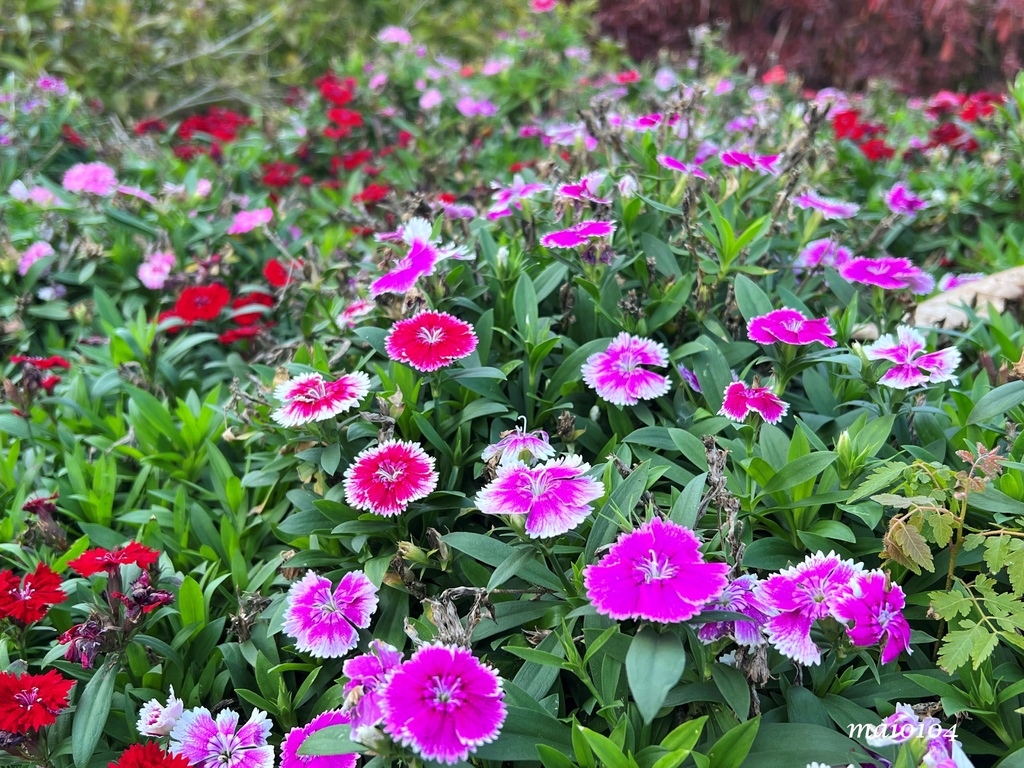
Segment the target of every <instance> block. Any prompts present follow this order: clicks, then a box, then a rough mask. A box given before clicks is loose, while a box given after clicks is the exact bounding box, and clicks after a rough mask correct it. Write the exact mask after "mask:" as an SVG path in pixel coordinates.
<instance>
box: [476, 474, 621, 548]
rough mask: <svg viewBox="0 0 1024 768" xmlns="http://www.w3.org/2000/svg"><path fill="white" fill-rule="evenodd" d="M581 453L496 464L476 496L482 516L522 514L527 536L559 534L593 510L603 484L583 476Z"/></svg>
mask: <svg viewBox="0 0 1024 768" xmlns="http://www.w3.org/2000/svg"><path fill="white" fill-rule="evenodd" d="M589 471H590V465H589V464H587V463H585V462H584V461H583V459H582V457H581V456H579V455H575V456H566V457H563V458H560V459H552V460H550V461H547V462H545V463H544V464H540V465H538V466H535V467H528V466H527V465H526V464H524V463H523V462H522V461H515V462H513V463H511V464H507V465H505V466H500V467H498V470H497V476H496V477H495V479H494V480H492V481H491V482H490V483H489V484H488V485H487V486H486V487H485V488H484V489H483V490H481V491H480V493H478V494H477V496H476V505H477V507H479V509H480V511H481V512H483V513H484V514H485V515H526V526H525V527H526V533H527V535H529V536H530V538H533V539H538V538H549V537H552V536H561V535H562V534H563V533H567V532H568V531H571V530H572V529H573V528H575V527H576V526H578V525H579V524H580V523H582V522H583V521H584V520H585V519H586V518H587V516H588V515H589V514H590V513H591V512H592V511H593V506H591V502H593V501H595V500H597V499H599V498H601V497H602V496H603V495H604V485H603V484H602V483H601V482H599V481H598V480H595V479H594V478H592V477H587V476H586V473H587V472H589Z"/></svg>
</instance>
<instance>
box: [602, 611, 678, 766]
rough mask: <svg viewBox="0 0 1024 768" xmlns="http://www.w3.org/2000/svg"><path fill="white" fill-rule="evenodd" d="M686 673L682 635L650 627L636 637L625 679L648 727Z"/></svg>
mask: <svg viewBox="0 0 1024 768" xmlns="http://www.w3.org/2000/svg"><path fill="white" fill-rule="evenodd" d="M685 669H686V651H685V650H684V649H683V642H682V640H680V639H679V635H677V634H675V633H674V632H658V631H657V630H656V629H655V628H654V627H652V626H651V625H649V624H647V625H645V626H644V627H642V628H641V629H640V631H639V632H637V633H636V636H635V637H634V638H633V641H632V642H631V643H630V644H629V652H628V653H627V654H626V679H627V680H628V681H629V690H630V693H632V694H633V701H635V702H636V706H637V709H639V710H640V715H641V716H642V717H643V719H644V722H645V723H649V722H651V721H652V720H653V719H654V718H655V717H656V716H657V715H658V710H660V709H661V705H662V704H664V703H665V697H666V696H667V695H668V692H669V691H670V690H671V689H672V686H674V685H675V684H676V683H677V682H679V678H680V677H682V676H683V671H684V670H685ZM595 751H597V750H595Z"/></svg>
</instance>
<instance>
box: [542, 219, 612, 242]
mask: <svg viewBox="0 0 1024 768" xmlns="http://www.w3.org/2000/svg"><path fill="white" fill-rule="evenodd" d="M614 232H615V222H612V221H581V222H580V223H579V224H574V225H573V226H571V227H569V228H568V229H562V230H559V231H557V232H548V233H547V234H546V235H544V236H543V237H541V239H540V244H541V245H543V246H544V247H545V248H579V247H580V246H581V245H586V244H587V243H588V242H589V241H590V238H592V237H607V236H608V235H611V234H612V233H614Z"/></svg>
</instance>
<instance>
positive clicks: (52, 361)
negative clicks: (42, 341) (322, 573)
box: [11, 355, 71, 371]
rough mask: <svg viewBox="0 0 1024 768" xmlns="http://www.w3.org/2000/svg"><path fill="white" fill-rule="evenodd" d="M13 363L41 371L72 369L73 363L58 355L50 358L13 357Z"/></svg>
mask: <svg viewBox="0 0 1024 768" xmlns="http://www.w3.org/2000/svg"><path fill="white" fill-rule="evenodd" d="M11 362H12V363H14V364H15V365H26V364H27V365H31V366H34V367H35V368H38V369H39V370H41V371H49V370H51V369H53V368H63V369H64V370H66V371H67V370H70V369H71V363H69V362H68V361H67V360H65V359H64V358H63V357H59V356H58V355H52V356H50V357H28V356H26V355H11Z"/></svg>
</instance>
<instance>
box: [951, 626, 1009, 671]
mask: <svg viewBox="0 0 1024 768" xmlns="http://www.w3.org/2000/svg"><path fill="white" fill-rule="evenodd" d="M998 640H999V638H998V636H997V635H995V634H993V633H992V632H990V631H989V630H988V628H987V627H985V626H984V625H982V624H976V623H975V622H973V621H971V620H970V619H961V621H960V625H959V628H958V629H955V630H952V631H951V632H947V633H946V635H945V637H943V638H942V648H940V649H939V666H940V667H942V668H943V669H944V670H946V671H947V672H949V673H951V674H952V673H953V672H954V671H955V670H958V669H960V668H961V667H963V666H965V665H966V664H967V662H969V661H973V662H974V665H973V666H974V668H975V669H978V667H980V666H981V664H982V662H984V661H985V659H987V658H988V657H989V656H990V655H991V654H992V651H993V650H995V647H996V643H997V642H998Z"/></svg>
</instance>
